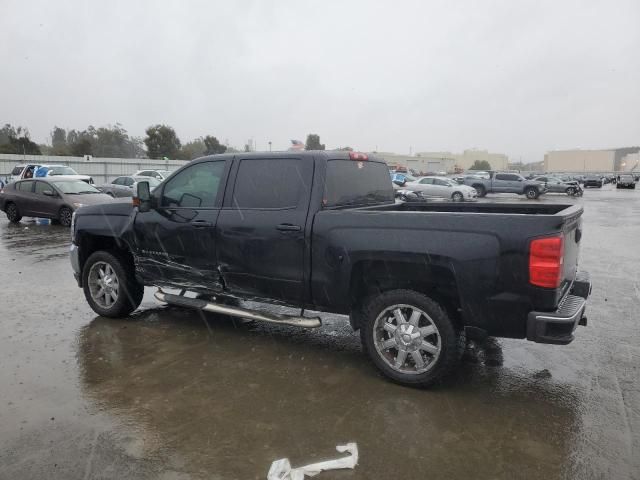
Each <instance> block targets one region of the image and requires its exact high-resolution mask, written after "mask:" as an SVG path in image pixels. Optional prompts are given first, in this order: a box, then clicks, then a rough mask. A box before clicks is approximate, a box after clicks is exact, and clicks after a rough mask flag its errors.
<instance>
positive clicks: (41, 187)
mask: <svg viewBox="0 0 640 480" xmlns="http://www.w3.org/2000/svg"><path fill="white" fill-rule="evenodd" d="M45 190H53V188H51V185H48V184H46V183H44V182H36V193H38V194H40V195H44V191H45Z"/></svg>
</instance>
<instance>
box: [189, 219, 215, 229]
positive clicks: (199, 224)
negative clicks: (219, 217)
mask: <svg viewBox="0 0 640 480" xmlns="http://www.w3.org/2000/svg"><path fill="white" fill-rule="evenodd" d="M191 225H193V226H194V227H196V228H204V227H213V222H207V221H206V220H194V221H193V222H191Z"/></svg>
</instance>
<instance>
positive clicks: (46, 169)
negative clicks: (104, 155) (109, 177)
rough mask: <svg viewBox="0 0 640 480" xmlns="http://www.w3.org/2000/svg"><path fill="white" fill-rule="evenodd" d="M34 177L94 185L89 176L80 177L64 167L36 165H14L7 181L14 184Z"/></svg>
mask: <svg viewBox="0 0 640 480" xmlns="http://www.w3.org/2000/svg"><path fill="white" fill-rule="evenodd" d="M34 177H56V178H58V179H69V180H82V181H83V182H86V183H90V184H93V183H94V182H93V178H91V177H90V176H89V175H80V174H78V172H76V171H75V170H74V169H73V168H71V167H67V166H66V165H40V164H37V163H28V164H25V165H16V166H15V167H14V169H13V170H12V171H11V176H10V177H9V179H8V180H9V182H15V181H16V180H23V179H25V178H34Z"/></svg>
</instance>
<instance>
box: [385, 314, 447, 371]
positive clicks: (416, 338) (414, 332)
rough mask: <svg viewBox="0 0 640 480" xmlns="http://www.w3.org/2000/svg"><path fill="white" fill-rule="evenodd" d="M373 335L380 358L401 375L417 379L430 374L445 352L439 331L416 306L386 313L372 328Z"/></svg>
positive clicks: (428, 317) (429, 318)
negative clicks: (427, 373) (443, 351)
mask: <svg viewBox="0 0 640 480" xmlns="http://www.w3.org/2000/svg"><path fill="white" fill-rule="evenodd" d="M373 335H374V339H373V341H374V344H375V347H376V350H377V352H378V355H380V358H382V359H383V360H384V362H385V363H386V364H387V365H388V366H389V367H391V368H392V369H393V370H395V371H396V372H399V373H404V374H410V375H417V374H420V373H425V372H427V371H429V370H431V369H432V368H433V367H434V365H435V364H436V362H437V360H438V358H439V357H440V352H441V350H442V339H441V338H440V332H439V330H438V327H436V324H435V323H434V322H433V320H432V319H431V317H430V316H429V315H427V314H426V313H425V312H424V311H423V310H420V309H419V308H417V307H415V306H413V305H406V304H398V305H392V306H390V307H387V308H386V309H384V310H383V311H382V312H381V313H380V315H378V318H376V321H375V323H374V325H373Z"/></svg>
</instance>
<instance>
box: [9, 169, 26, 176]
mask: <svg viewBox="0 0 640 480" xmlns="http://www.w3.org/2000/svg"><path fill="white" fill-rule="evenodd" d="M23 168H24V167H15V168H14V169H13V170H11V175H12V176H14V177H15V176H17V175H20V174H21V173H22V169H23Z"/></svg>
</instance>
